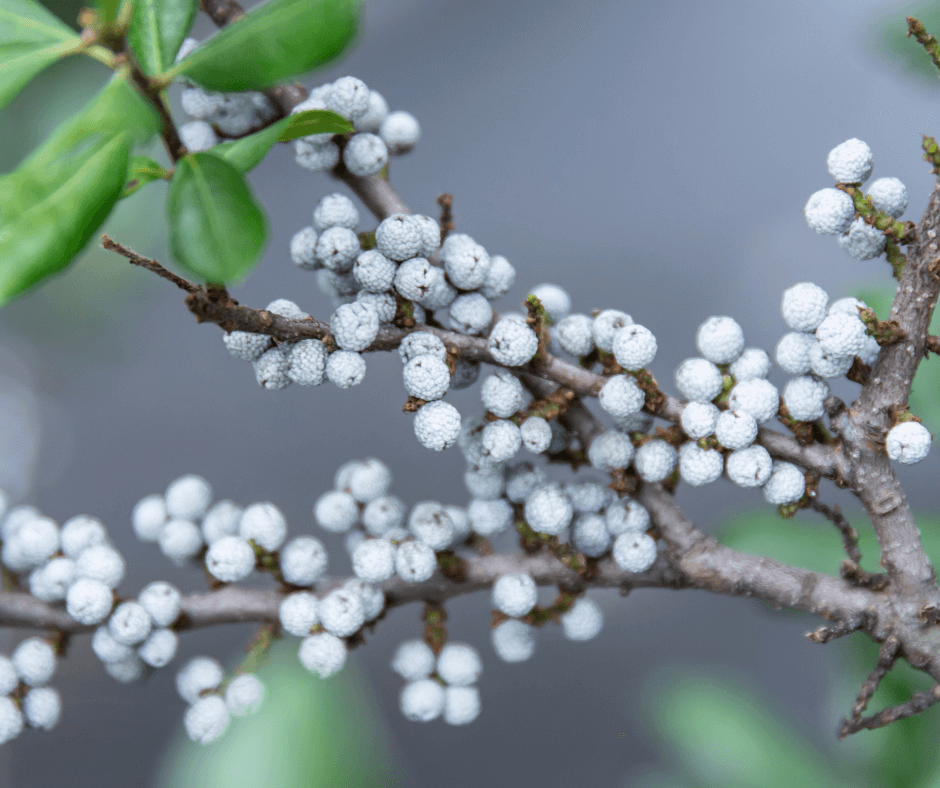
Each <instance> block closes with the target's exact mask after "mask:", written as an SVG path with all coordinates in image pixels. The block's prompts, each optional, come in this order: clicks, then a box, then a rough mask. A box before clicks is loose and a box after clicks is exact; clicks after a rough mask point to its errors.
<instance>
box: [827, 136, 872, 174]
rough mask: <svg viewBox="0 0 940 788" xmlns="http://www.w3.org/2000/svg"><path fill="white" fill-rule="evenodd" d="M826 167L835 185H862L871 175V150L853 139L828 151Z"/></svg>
mask: <svg viewBox="0 0 940 788" xmlns="http://www.w3.org/2000/svg"><path fill="white" fill-rule="evenodd" d="M826 166H827V167H828V168H829V174H830V175H831V176H832V177H833V178H835V179H836V182H837V183H864V182H865V181H867V180H868V178H869V176H870V175H871V168H872V157H871V148H869V147H868V145H866V144H865V143H864V142H862V141H861V140H859V139H855V138H854V137H853V138H852V139H850V140H846V141H845V142H843V143H842V144H840V145H836V147H834V148H833V149H832V150H831V151H829V156H828V157H827V158H826Z"/></svg>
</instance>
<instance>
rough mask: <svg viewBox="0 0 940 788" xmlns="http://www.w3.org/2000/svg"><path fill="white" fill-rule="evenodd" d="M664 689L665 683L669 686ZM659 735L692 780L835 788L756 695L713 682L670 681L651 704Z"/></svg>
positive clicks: (818, 761) (728, 785)
mask: <svg viewBox="0 0 940 788" xmlns="http://www.w3.org/2000/svg"><path fill="white" fill-rule="evenodd" d="M663 683H664V684H665V682H663ZM648 705H649V706H650V709H651V712H652V716H653V719H654V721H655V723H656V728H657V731H658V732H659V735H660V736H661V737H662V739H663V740H664V742H665V743H666V746H667V747H668V748H669V750H670V751H671V754H672V755H673V756H674V759H675V760H678V761H679V762H680V763H681V764H682V766H683V767H684V771H686V772H687V773H688V774H689V775H690V776H691V777H692V779H693V781H694V782H696V783H698V784H701V785H703V786H709V787H711V786H714V788H719V787H720V788H752V786H761V788H778V786H779V788H791V786H794V785H799V786H801V787H802V788H814V786H819V787H820V788H834V786H840V785H853V786H855V785H858V784H859V782H858V775H846V774H841V773H838V772H836V771H834V770H833V769H832V768H830V766H829V764H828V763H827V761H826V760H825V759H824V758H823V757H822V756H821V753H819V752H818V751H817V750H816V749H815V748H814V747H813V746H812V745H810V744H809V743H808V742H806V741H805V740H803V739H802V738H801V737H800V736H799V735H798V734H797V733H796V732H795V731H794V730H792V729H791V728H790V727H789V726H787V725H786V724H784V723H782V722H780V721H778V720H777V719H775V715H774V713H773V711H772V710H771V709H770V708H769V707H767V706H766V705H765V704H764V703H762V702H761V701H760V700H759V699H758V698H757V696H756V695H754V694H752V693H749V692H748V691H746V690H745V689H744V688H743V687H741V686H738V685H736V684H735V683H733V682H731V681H726V680H724V679H723V677H720V676H714V675H698V676H696V675H688V674H683V675H681V676H674V675H673V676H670V677H669V680H668V686H664V687H663V688H662V689H661V690H660V691H659V692H658V693H656V696H655V699H654V700H652V701H651V702H650V703H649V704H648Z"/></svg>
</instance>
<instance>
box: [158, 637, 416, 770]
mask: <svg viewBox="0 0 940 788" xmlns="http://www.w3.org/2000/svg"><path fill="white" fill-rule="evenodd" d="M258 677H259V678H260V679H261V681H262V682H264V685H265V690H266V694H265V699H264V704H263V705H262V707H261V710H260V711H259V712H258V713H257V714H255V715H253V716H250V717H233V718H232V721H231V723H230V724H229V729H228V730H227V731H226V732H225V734H224V735H223V736H222V738H221V739H219V740H218V741H217V742H214V743H212V744H210V745H208V746H202V745H200V744H195V743H193V742H191V741H190V740H189V739H188V738H187V737H186V734H185V733H183V730H182V725H181V726H180V731H179V733H178V735H177V737H176V741H175V742H174V743H173V745H172V747H171V749H170V752H169V753H168V755H167V758H166V760H165V761H164V765H163V769H162V772H161V774H160V776H159V778H158V780H157V781H156V783H155V785H157V786H159V788H196V786H198V788H232V786H241V785H244V786H272V788H301V787H303V788H308V787H309V788H320V787H321V786H323V788H326V786H343V788H359V786H362V787H363V788H366V787H367V786H368V788H379V787H380V786H388V785H395V784H397V783H396V780H395V778H394V775H393V774H392V772H391V768H392V767H391V764H392V758H391V755H390V752H389V748H388V744H387V741H386V736H385V732H384V729H383V728H382V726H381V723H380V721H379V712H378V708H377V705H376V702H375V700H374V698H373V697H372V696H371V695H370V691H369V689H368V684H367V683H366V682H365V681H363V679H362V678H361V677H360V675H359V673H358V671H357V670H356V667H355V665H353V664H351V663H350V662H347V663H346V667H344V668H343V670H342V671H341V672H340V673H338V674H337V675H335V676H332V677H331V678H328V679H322V680H321V679H319V678H317V677H316V676H311V675H310V673H309V672H308V671H307V670H305V669H304V668H303V667H302V666H301V664H300V662H299V661H298V659H297V641H296V639H294V638H291V639H289V640H288V641H280V642H279V643H277V644H275V646H274V647H273V648H272V650H271V653H270V656H269V658H268V662H267V663H266V664H265V665H264V666H263V667H262V668H261V669H260V670H259V671H258ZM180 706H181V710H180V716H181V717H182V714H183V712H182V704H180Z"/></svg>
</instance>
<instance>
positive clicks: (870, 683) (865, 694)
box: [840, 635, 901, 739]
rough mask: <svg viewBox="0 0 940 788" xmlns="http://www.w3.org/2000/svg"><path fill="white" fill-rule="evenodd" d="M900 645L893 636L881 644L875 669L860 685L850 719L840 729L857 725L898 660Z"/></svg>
mask: <svg viewBox="0 0 940 788" xmlns="http://www.w3.org/2000/svg"><path fill="white" fill-rule="evenodd" d="M900 647H901V644H900V643H899V642H898V639H897V638H896V637H894V636H893V635H892V636H891V637H889V638H888V639H887V640H885V642H884V643H882V644H881V649H880V651H879V652H878V662H877V664H876V665H875V669H874V670H872V672H871V673H870V674H869V676H868V678H867V679H865V683H864V684H862V689H861V690H860V691H859V693H858V698H856V700H855V705H854V706H853V707H852V717H851V718H850V719H847V720H844V721H843V723H842V729H843V731H844V730H845V726H846V725H849V724H850V723H857V722H858V721H859V720H861V719H862V712H863V711H865V709H866V708H868V701H870V700H871V696H872V695H874V694H875V690H876V689H878V685H879V684H881V680H882V679H883V678H884V677H885V676H887V675H888V671H890V670H891V668H893V667H894V663H895V661H896V660H897V658H898V649H900ZM840 738H843V739H844V738H845V734H844V733H841V734H840Z"/></svg>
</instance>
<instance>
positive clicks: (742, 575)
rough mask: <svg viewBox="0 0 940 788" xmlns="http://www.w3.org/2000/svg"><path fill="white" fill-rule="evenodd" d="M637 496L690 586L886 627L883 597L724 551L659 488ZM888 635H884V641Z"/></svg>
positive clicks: (875, 629) (836, 580) (880, 629)
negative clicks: (864, 619) (870, 618)
mask: <svg viewBox="0 0 940 788" xmlns="http://www.w3.org/2000/svg"><path fill="white" fill-rule="evenodd" d="M638 498H639V500H640V503H642V504H643V505H644V506H645V507H646V508H647V509H648V510H649V513H650V517H651V518H652V520H653V522H654V523H655V524H656V527H657V528H658V530H659V533H660V534H661V535H662V543H665V547H666V552H667V554H668V555H669V557H670V559H671V560H672V561H673V562H674V563H675V565H676V568H677V569H678V570H679V571H680V572H681V573H682V574H683V575H684V576H685V578H686V580H687V582H688V584H689V585H690V586H691V587H692V588H699V589H702V590H705V591H712V592H713V593H716V594H725V595H728V596H747V597H756V598H757V599H763V600H764V601H766V602H770V603H771V604H773V605H776V606H778V607H787V608H792V609H794V610H802V611H804V612H807V613H813V614H814V615H817V616H821V617H823V618H826V619H829V620H831V621H838V620H843V621H844V620H851V619H861V618H862V617H863V616H866V615H867V616H869V617H873V620H872V623H871V625H870V627H869V628H868V631H869V632H870V633H871V634H873V635H875V636H877V634H878V633H879V632H883V630H884V628H885V627H886V626H887V625H888V622H889V620H890V617H891V612H890V610H889V608H888V606H887V604H886V600H885V599H884V596H883V595H878V594H875V593H873V592H872V591H869V590H867V589H860V588H857V587H856V586H853V585H852V584H850V583H847V582H846V581H844V580H842V579H841V578H835V577H831V576H829V575H823V574H819V573H817V572H810V571H807V570H804V569H797V568H795V567H792V566H787V565H786V564H782V563H780V562H779V561H774V560H773V559H771V558H764V557H763V556H756V555H748V554H747V553H741V552H738V551H737V550H732V549H731V548H730V547H725V546H724V545H722V544H720V543H719V542H718V541H717V540H715V539H714V538H713V537H711V536H708V535H707V534H705V533H703V532H702V531H699V530H698V529H697V528H695V526H694V525H693V524H692V522H691V521H690V520H689V519H688V517H686V515H685V514H684V513H683V512H682V510H681V509H680V508H679V506H678V505H677V504H676V503H675V501H673V499H672V497H671V496H669V495H668V494H667V493H666V491H665V490H664V489H663V487H662V486H661V485H659V484H642V485H641V486H640V491H639V495H638ZM662 543H661V544H662ZM887 634H888V633H887V632H884V633H883V637H887Z"/></svg>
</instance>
